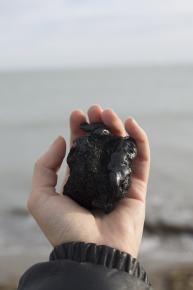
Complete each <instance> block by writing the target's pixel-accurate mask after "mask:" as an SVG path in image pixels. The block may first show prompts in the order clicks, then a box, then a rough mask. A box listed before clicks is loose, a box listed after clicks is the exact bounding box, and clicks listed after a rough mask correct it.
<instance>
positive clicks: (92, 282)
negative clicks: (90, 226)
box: [18, 242, 153, 290]
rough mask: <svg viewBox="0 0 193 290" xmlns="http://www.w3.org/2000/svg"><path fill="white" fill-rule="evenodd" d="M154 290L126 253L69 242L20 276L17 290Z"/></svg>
mask: <svg viewBox="0 0 193 290" xmlns="http://www.w3.org/2000/svg"><path fill="white" fill-rule="evenodd" d="M32 289H33V290H117V289H119V290H153V288H152V287H151V285H150V282H149V280H148V277H147V274H146V272H145V271H144V269H143V268H142V267H141V266H140V264H139V262H138V261H137V260H136V259H135V258H133V257H131V256H130V255H129V254H127V253H125V252H121V251H119V250H117V249H114V248H111V247H108V246H105V245H96V244H93V243H84V242H69V243H65V244H63V245H60V246H58V247H56V248H54V250H53V251H52V253H51V254H50V259H49V262H43V263H39V264H36V265H34V266H32V267H31V268H29V269H28V270H27V271H26V272H25V273H24V274H23V276H22V277H21V278H20V281H19V286H18V290H32Z"/></svg>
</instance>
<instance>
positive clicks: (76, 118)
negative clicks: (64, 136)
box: [70, 110, 87, 147]
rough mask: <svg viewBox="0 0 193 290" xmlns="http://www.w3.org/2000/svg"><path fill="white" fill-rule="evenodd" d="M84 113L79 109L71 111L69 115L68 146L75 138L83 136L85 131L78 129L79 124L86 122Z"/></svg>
mask: <svg viewBox="0 0 193 290" xmlns="http://www.w3.org/2000/svg"><path fill="white" fill-rule="evenodd" d="M86 121H87V120H86V115H85V114H84V112H83V111H81V110H76V111H73V112H72V113H71V115H70V147H71V146H72V143H73V141H74V140H75V139H77V138H78V137H81V136H84V135H85V132H84V131H83V130H82V129H80V124H81V123H84V122H86Z"/></svg>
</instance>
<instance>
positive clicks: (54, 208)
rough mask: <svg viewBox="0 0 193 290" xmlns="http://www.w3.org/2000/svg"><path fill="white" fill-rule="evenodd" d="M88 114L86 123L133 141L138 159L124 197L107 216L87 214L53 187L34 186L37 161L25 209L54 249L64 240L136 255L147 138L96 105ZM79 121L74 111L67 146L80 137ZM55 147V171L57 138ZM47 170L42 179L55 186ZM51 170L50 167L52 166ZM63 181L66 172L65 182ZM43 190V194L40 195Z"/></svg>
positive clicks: (53, 175)
mask: <svg viewBox="0 0 193 290" xmlns="http://www.w3.org/2000/svg"><path fill="white" fill-rule="evenodd" d="M89 111H90V113H88V115H89V119H90V122H93V121H103V122H104V123H106V125H107V126H109V127H110V128H111V129H112V131H114V132H115V134H120V135H125V128H126V130H128V131H129V133H130V135H131V136H133V137H134V138H135V139H136V141H137V147H138V157H137V158H136V160H135V162H134V174H133V176H132V185H131V187H130V189H129V192H128V195H127V197H126V198H124V199H122V200H121V201H119V202H118V204H117V206H116V208H115V210H113V211H112V212H111V213H110V214H108V215H106V214H104V213H102V212H101V211H100V210H95V211H93V212H90V211H88V210H86V209H85V208H83V207H81V206H80V205H78V204H77V203H76V202H74V201H73V200H72V199H70V198H69V197H68V196H63V195H60V194H58V193H56V192H55V190H54V187H50V188H49V190H48V188H47V189H45V188H44V187H42V186H40V185H39V186H38V184H36V183H37V179H38V178H39V176H38V177H37V176H36V174H37V175H38V170H39V168H40V165H39V163H41V164H42V163H43V162H42V160H41V159H40V161H39V162H38V163H37V169H36V170H35V173H34V184H35V193H34V191H32V195H31V198H30V199H29V205H28V207H29V209H30V210H31V212H32V214H33V215H34V217H35V218H36V220H37V222H38V224H39V225H40V227H41V228H42V230H43V232H44V234H45V235H46V237H47V238H48V240H49V241H50V242H51V243H52V244H53V245H54V246H55V245H58V244H61V243H64V242H68V241H85V242H93V243H96V244H105V245H108V246H111V247H114V248H117V249H119V250H122V251H126V252H128V253H130V254H131V255H133V256H137V253H138V250H139V245H140V242H141V237H142V232H143V224H144V215H145V194H146V189H147V179H148V173H149V152H148V150H149V148H148V143H147V139H146V136H145V137H144V140H143V132H142V131H141V132H140V130H139V131H137V127H135V125H134V126H133V127H132V126H131V123H130V121H129V120H128V123H127V122H126V124H125V128H124V127H123V124H122V122H121V121H120V120H119V119H118V118H117V116H116V115H115V114H114V115H113V113H112V112H109V111H108V112H106V113H105V111H104V112H103V113H102V112H101V109H100V108H99V107H98V106H94V107H91V109H90V110H89ZM113 118H114V119H113ZM116 118H117V119H116ZM83 121H85V116H83V114H82V113H81V112H80V111H75V112H74V113H73V114H72V115H71V143H72V141H73V140H74V139H76V138H77V137H79V136H81V135H82V134H83V132H81V131H80V129H79V124H80V123H81V122H83ZM111 124H113V126H112V125H111ZM111 126H112V127H111ZM128 127H130V128H128ZM141 130H142V129H141ZM57 146H58V148H56V145H55V149H53V151H54V150H55V153H56V155H57V158H58V162H57V160H54V161H53V162H55V168H58V165H60V164H61V162H62V159H63V157H64V154H65V153H64V152H62V150H63V151H64V149H62V148H64V147H65V146H64V140H62V139H61V140H60V144H59V141H58V145H57ZM144 146H146V148H145V147H144ZM142 149H143V150H142ZM143 151H144V152H143ZM58 152H61V156H58V155H59V154H58ZM53 155H54V152H53ZM44 159H45V157H44ZM48 167H49V166H47V165H46V166H45V168H44V170H46V171H47V173H46V172H44V176H45V174H46V175H49V182H51V180H53V182H52V184H54V183H56V172H55V171H53V170H51V171H50V169H49V168H48ZM52 167H54V166H53V165H52ZM67 178H68V172H67V174H66V177H65V180H67ZM40 183H42V178H40ZM44 191H45V192H46V194H43V192H44ZM34 196H35V197H34ZM37 197H39V200H41V202H39V203H40V204H41V206H40V207H37V205H36V204H37ZM40 197H41V199H40ZM34 199H35V201H36V203H35V202H34ZM34 204H35V207H34ZM42 205H43V206H42Z"/></svg>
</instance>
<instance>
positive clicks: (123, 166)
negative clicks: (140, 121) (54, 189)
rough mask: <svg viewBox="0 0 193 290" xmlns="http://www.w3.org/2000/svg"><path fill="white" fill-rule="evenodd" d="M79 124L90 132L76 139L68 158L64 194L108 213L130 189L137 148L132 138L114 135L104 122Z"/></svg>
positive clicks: (87, 206)
mask: <svg viewBox="0 0 193 290" xmlns="http://www.w3.org/2000/svg"><path fill="white" fill-rule="evenodd" d="M80 127H81V129H83V130H84V131H85V132H87V134H86V135H85V136H84V137H80V138H78V139H76V140H75V141H74V144H73V146H72V148H71V150H70V153H69V155H68V157H67V163H68V165H69V168H70V176H69V178H68V181H67V183H66V185H65V186H64V192H63V193H64V194H65V195H68V196H69V197H71V198H72V199H73V200H75V201H76V202H78V203H79V204H80V205H82V206H83V207H85V208H87V209H90V210H92V209H95V208H99V209H102V210H104V211H105V212H106V213H108V212H110V211H112V210H113V208H114V207H115V204H116V202H117V201H118V200H120V199H121V198H123V197H125V195H126V193H127V191H128V188H129V186H130V183H131V178H130V177H131V171H132V160H133V159H134V158H135V157H136V155H137V147H136V144H135V141H134V139H133V138H131V137H129V136H126V137H120V136H115V135H113V134H112V133H111V132H110V130H109V129H108V128H107V127H106V126H105V125H104V124H103V123H92V124H88V123H83V124H81V126H80Z"/></svg>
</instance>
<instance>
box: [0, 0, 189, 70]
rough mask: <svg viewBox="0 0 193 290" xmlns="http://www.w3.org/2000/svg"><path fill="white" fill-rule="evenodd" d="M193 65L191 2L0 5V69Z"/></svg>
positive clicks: (0, 0)
mask: <svg viewBox="0 0 193 290" xmlns="http://www.w3.org/2000/svg"><path fill="white" fill-rule="evenodd" d="M168 63H186V64H187V63H193V1H192V0H182V1H180V0H135V1H133V0H97V1H91V0H81V1H80V0H69V1H66V0H63V1H62V0H54V1H53V0H0V70H4V69H5V70H7V69H8V70H9V69H23V68H24V69H28V68H57V67H60V68H61V67H72V66H105V65H127V64H128V65H129V64H130V65H135V64H137V65H138V64H139V65H140V64H168Z"/></svg>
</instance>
